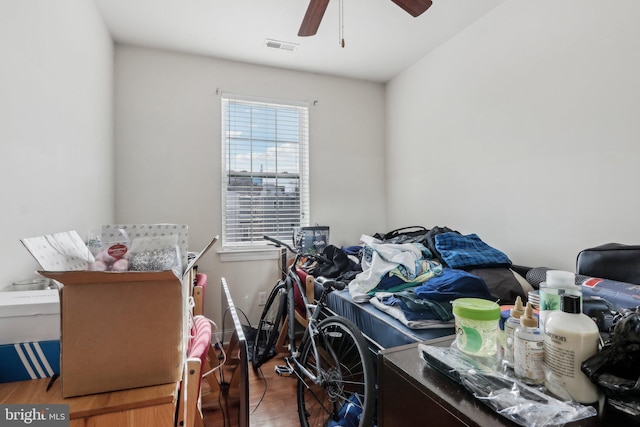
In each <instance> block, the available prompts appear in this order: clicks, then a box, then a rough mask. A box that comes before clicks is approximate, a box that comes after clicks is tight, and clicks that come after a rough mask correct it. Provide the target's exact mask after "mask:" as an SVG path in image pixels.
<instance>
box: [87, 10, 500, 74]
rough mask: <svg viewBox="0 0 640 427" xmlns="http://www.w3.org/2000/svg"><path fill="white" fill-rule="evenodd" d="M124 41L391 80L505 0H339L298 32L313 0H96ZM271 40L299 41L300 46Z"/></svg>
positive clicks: (118, 39) (116, 35)
mask: <svg viewBox="0 0 640 427" xmlns="http://www.w3.org/2000/svg"><path fill="white" fill-rule="evenodd" d="M94 1H95V2H96V4H97V6H98V9H99V10H100V12H101V14H102V16H103V17H104V20H105V23H106V25H107V27H108V28H109V30H110V32H111V34H112V36H113V39H114V40H115V42H116V43H123V44H134V45H139V46H147V47H154V48H162V49H169V50H175V51H182V52H188V53H195V54H200V55H206V56H213V57H217V58H224V59H229V60H236V61H242V62H249V63H253V64H261V65H270V66H276V67H283V68H289V69H294V70H303V71H309V72H317V73H322V74H331V75H337V76H343V77H352V78H357V79H364V80H371V81H376V82H387V81H389V80H390V79H392V78H393V77H394V76H396V75H397V74H398V73H399V72H401V71H402V70H404V69H405V68H407V67H408V66H410V65H411V64H413V63H415V62H416V61H417V60H419V59H420V58H422V57H423V56H424V55H425V54H426V53H427V52H429V51H431V50H432V49H434V48H435V47H436V46H438V45H439V44H442V43H443V42H445V41H446V40H448V39H450V38H451V37H453V36H455V34H457V33H458V32H460V31H461V30H462V29H464V28H465V27H467V26H468V25H469V24H471V23H472V22H474V21H476V20H477V19H479V18H480V17H481V16H482V15H484V14H486V13H487V12H489V11H490V10H492V9H493V8H495V7H496V6H497V5H499V4H500V3H502V2H503V1H504V0H434V2H433V5H432V6H431V8H429V9H428V10H427V11H426V12H425V13H424V14H422V15H421V16H419V17H417V18H413V17H412V16H411V15H409V14H408V13H406V12H405V11H404V10H402V9H401V8H400V7H398V6H397V5H396V4H395V3H392V2H391V0H343V2H342V8H343V28H344V39H345V47H344V48H342V47H340V43H339V41H340V37H339V35H340V13H339V12H340V1H339V0H333V1H331V2H330V4H329V7H328V8H327V11H326V13H325V16H324V19H323V21H322V24H321V25H320V29H319V30H318V34H317V35H315V36H312V37H298V36H297V33H298V29H299V27H300V23H301V22H302V18H303V16H304V13H305V11H306V8H307V5H308V0H94ZM265 39H273V40H278V41H284V42H289V43H295V44H297V45H298V46H297V48H296V50H295V51H294V52H287V51H284V50H278V49H273V48H269V47H266V46H265Z"/></svg>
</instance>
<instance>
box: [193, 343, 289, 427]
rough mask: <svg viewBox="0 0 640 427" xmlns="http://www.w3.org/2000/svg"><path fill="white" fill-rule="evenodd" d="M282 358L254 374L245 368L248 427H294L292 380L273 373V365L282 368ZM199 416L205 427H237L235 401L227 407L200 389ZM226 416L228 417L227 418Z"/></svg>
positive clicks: (277, 357)
mask: <svg viewBox="0 0 640 427" xmlns="http://www.w3.org/2000/svg"><path fill="white" fill-rule="evenodd" d="M282 364H284V362H283V355H279V356H276V357H275V358H273V359H271V360H270V361H268V362H267V363H265V364H264V365H263V366H262V367H261V371H262V374H264V378H263V377H262V376H261V375H260V371H254V369H253V368H251V366H250V367H249V372H250V376H249V412H250V416H249V419H250V422H251V425H252V426H260V427H298V426H300V422H299V420H298V408H297V401H296V385H297V383H296V380H295V379H294V378H285V377H279V376H277V375H276V374H275V373H274V370H273V368H274V367H275V366H276V365H282ZM202 397H203V414H204V423H205V426H206V427H237V425H238V422H237V409H238V408H237V401H234V398H233V396H231V397H230V399H229V402H228V404H229V407H228V408H227V407H226V406H227V405H225V404H224V400H223V401H222V402H220V401H219V400H218V399H212V397H213V396H210V395H208V393H207V390H206V385H205V389H204V390H203V394H202ZM222 408H224V410H223V409H222ZM227 415H229V416H228V417H227Z"/></svg>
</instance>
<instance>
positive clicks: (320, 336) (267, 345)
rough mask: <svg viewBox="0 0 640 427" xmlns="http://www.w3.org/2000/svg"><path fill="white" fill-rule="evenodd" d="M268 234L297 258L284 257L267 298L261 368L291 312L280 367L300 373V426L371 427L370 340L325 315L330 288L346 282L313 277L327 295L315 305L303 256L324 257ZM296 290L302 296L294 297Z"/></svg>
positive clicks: (256, 358) (258, 358)
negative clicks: (300, 327) (299, 327)
mask: <svg viewBox="0 0 640 427" xmlns="http://www.w3.org/2000/svg"><path fill="white" fill-rule="evenodd" d="M264 238H265V239H266V240H268V241H270V242H271V243H272V244H274V245H275V246H276V247H279V248H286V249H283V255H284V254H285V253H286V251H287V250H288V251H290V252H292V253H293V254H294V255H295V257H294V260H293V263H291V264H290V265H289V266H288V267H286V262H285V261H284V260H283V267H284V268H283V277H282V279H280V280H279V281H278V283H277V284H276V285H275V287H274V288H273V290H272V291H271V293H270V295H269V297H268V298H267V303H266V305H265V307H264V310H263V312H262V315H261V317H260V322H259V323H258V328H257V333H256V338H255V343H254V346H253V353H252V363H253V365H254V367H259V366H260V365H261V364H262V363H264V361H266V360H267V359H268V358H270V356H271V353H270V352H271V351H274V350H273V347H274V345H275V341H276V340H277V338H278V336H279V334H280V327H281V323H282V319H283V317H284V316H285V315H286V316H288V317H287V322H288V326H287V340H288V342H287V351H288V356H287V357H285V363H286V365H282V366H277V367H276V368H275V370H276V373H277V374H278V375H280V376H294V375H295V377H296V378H297V380H298V386H297V392H296V396H297V401H298V415H299V417H300V425H301V426H303V427H314V426H331V425H337V423H338V421H340V420H342V421H344V420H349V421H350V422H351V423H352V424H348V425H358V426H359V427H365V426H366V427H369V426H371V424H372V420H373V412H374V406H375V395H374V393H375V391H374V381H375V378H374V369H373V360H372V358H371V357H372V355H371V354H370V353H369V348H368V346H367V343H366V341H365V339H364V337H363V335H362V333H361V332H360V330H359V329H358V328H357V327H356V326H355V325H354V324H353V323H352V322H351V321H350V320H347V319H345V318H343V317H340V316H327V317H325V318H323V319H322V320H321V319H320V316H321V314H322V308H323V307H325V300H326V297H327V295H328V294H329V292H331V291H332V290H342V289H344V287H345V284H344V283H341V282H337V281H335V280H333V279H326V278H322V277H317V278H314V280H315V282H316V283H318V284H319V285H321V286H322V293H321V295H320V297H319V298H318V300H317V303H316V304H313V303H312V302H309V301H308V300H307V298H306V295H305V290H304V288H303V284H302V283H303V280H302V279H301V277H300V276H301V275H300V274H299V273H298V264H299V263H300V262H301V261H302V260H303V259H304V258H311V259H315V260H318V259H322V257H321V256H319V255H310V254H303V253H301V251H298V250H296V249H294V248H292V247H291V246H289V245H288V244H286V243H284V242H282V241H280V240H278V239H275V238H272V237H269V236H264ZM283 258H284V257H283ZM295 289H297V290H298V292H299V296H298V295H295V294H296V292H295ZM296 297H298V298H300V297H301V298H302V302H303V305H304V309H305V312H306V319H307V322H306V323H307V325H306V327H305V329H304V334H303V335H302V339H301V340H299V342H300V344H299V345H298V344H297V340H296V330H295V329H296V328H295V325H296V319H295V310H296V306H295V299H296ZM354 417H356V418H354ZM354 419H355V422H354V421H353V420H354ZM343 425H344V424H343Z"/></svg>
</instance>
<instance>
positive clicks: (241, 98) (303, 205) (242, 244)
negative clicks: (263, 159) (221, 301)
mask: <svg viewBox="0 0 640 427" xmlns="http://www.w3.org/2000/svg"><path fill="white" fill-rule="evenodd" d="M230 104H231V105H238V106H241V107H242V106H246V107H247V108H256V109H266V110H273V111H274V112H278V111H281V112H289V113H291V112H292V111H295V112H297V114H298V115H299V117H298V124H297V126H298V139H297V140H296V142H297V144H298V145H297V147H298V155H297V165H296V166H297V173H296V172H294V173H292V176H288V175H287V174H284V176H282V175H283V174H281V173H279V172H280V171H278V170H277V169H276V170H274V171H272V172H269V171H267V172H265V171H262V170H260V171H255V170H254V166H253V163H251V168H250V170H249V171H240V170H238V171H232V170H230V169H231V163H232V162H231V161H230V158H231V156H232V155H233V154H232V153H233V152H236V151H234V150H236V149H238V147H239V146H240V145H241V144H240V143H235V144H234V142H233V139H234V137H233V136H232V133H234V130H236V129H237V128H238V127H239V125H234V124H231V123H232V119H233V117H232V116H233V115H231V114H229V110H228V108H230ZM252 111H253V110H252ZM220 116H221V144H220V145H221V151H222V156H221V164H222V167H221V172H222V173H221V175H222V181H221V199H222V204H221V214H222V217H221V220H222V233H221V234H222V239H221V243H222V249H223V251H233V252H255V251H261V250H264V249H272V248H273V247H272V246H268V245H267V242H266V241H265V240H263V239H261V238H259V237H257V236H255V228H256V224H253V223H252V225H251V227H250V230H251V232H250V234H254V235H253V236H251V237H250V240H247V241H242V240H241V239H234V238H232V237H230V234H232V232H233V231H234V230H239V229H240V226H238V227H236V228H233V226H232V225H230V221H231V220H230V217H232V216H233V215H231V214H230V212H231V211H230V209H229V206H228V203H229V196H230V193H229V190H228V188H229V185H230V182H231V179H232V178H231V174H234V175H235V176H236V178H237V177H239V176H241V175H242V174H244V175H245V176H246V177H250V178H251V181H252V182H253V180H254V179H255V177H257V178H258V179H265V180H266V179H269V180H275V183H276V184H272V186H273V187H274V188H276V189H277V188H278V185H277V183H278V179H285V180H292V179H293V182H296V175H297V183H298V187H297V188H296V190H297V191H299V200H298V203H297V205H296V206H295V207H294V209H296V210H297V209H298V208H299V215H295V221H296V224H295V225H292V226H291V227H290V228H291V230H290V231H291V232H288V234H286V235H283V234H282V232H280V234H279V237H278V238H280V239H281V240H283V241H286V242H288V243H291V241H292V236H293V227H304V226H308V225H309V216H310V215H309V213H310V194H309V103H307V102H300V101H290V100H281V99H273V98H260V97H254V96H246V95H239V94H231V93H222V94H221V114H220ZM242 123H243V124H244V125H247V124H248V125H249V126H250V128H251V131H250V133H251V136H248V137H247V138H246V140H247V141H250V142H249V144H248V146H249V147H250V148H249V151H248V153H247V154H249V153H250V154H251V155H250V161H251V162H253V159H254V158H255V157H256V153H257V152H258V150H255V149H254V148H253V140H254V136H253V126H254V125H256V123H254V121H253V118H251V119H249V121H248V123H247V122H242ZM269 124H270V125H273V126H274V129H275V136H274V138H273V139H269V138H265V137H264V136H263V137H260V138H257V137H256V139H260V140H263V141H269V142H270V143H272V144H273V146H274V147H278V144H282V143H284V140H279V139H278V127H277V125H276V124H275V123H269ZM234 126H236V129H234ZM288 143H291V141H288ZM295 157H296V156H291V157H287V158H295ZM282 158H284V155H281V156H280V159H282ZM275 159H278V155H277V154H276V155H275ZM261 167H262V166H261ZM246 191H247V193H248V195H249V198H250V200H251V203H252V205H251V206H253V203H257V202H256V199H258V198H259V197H260V196H257V197H256V193H253V189H251V190H246ZM278 193H279V192H278V191H275V196H274V195H273V194H272V195H271V197H275V198H276V199H275V202H276V203H275V204H274V206H275V205H278V204H279V203H282V201H283V199H284V197H283V198H279V197H278ZM282 195H285V193H282ZM285 197H287V200H289V202H290V195H289V196H285ZM235 209H238V210H239V207H237V206H236V207H235ZM252 211H253V209H252ZM277 211H278V209H277V208H276V209H275V212H277ZM270 213H271V212H269V211H266V214H265V216H264V217H263V218H262V223H263V224H264V223H266V222H267V220H265V219H264V218H266V217H267V216H268V214H270ZM238 215H239V214H238ZM250 221H251V222H252V221H253V215H252V216H251V220H250ZM281 222H284V220H280V219H277V220H275V223H276V224H281ZM284 228H285V230H288V228H287V227H286V226H285V227H284ZM268 234H270V235H271V233H268ZM257 259H263V258H261V256H260V255H258V256H257ZM230 260H236V259H235V258H234V259H230Z"/></svg>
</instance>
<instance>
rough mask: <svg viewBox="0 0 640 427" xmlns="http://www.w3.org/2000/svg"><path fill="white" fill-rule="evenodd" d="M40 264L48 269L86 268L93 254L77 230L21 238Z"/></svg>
mask: <svg viewBox="0 0 640 427" xmlns="http://www.w3.org/2000/svg"><path fill="white" fill-rule="evenodd" d="M20 241H21V242H22V244H23V245H24V246H25V247H26V248H27V250H28V251H29V253H31V256H33V257H34V258H35V259H36V261H38V264H40V266H41V267H42V268H43V269H44V270H47V271H76V270H86V269H87V266H88V265H89V263H90V262H93V261H94V258H93V255H91V252H89V248H88V247H87V245H86V244H85V243H84V241H83V240H82V238H81V237H80V236H79V235H78V233H77V232H75V231H66V232H63V233H55V234H48V235H46V236H39V237H29V238H26V239H21V240H20Z"/></svg>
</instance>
